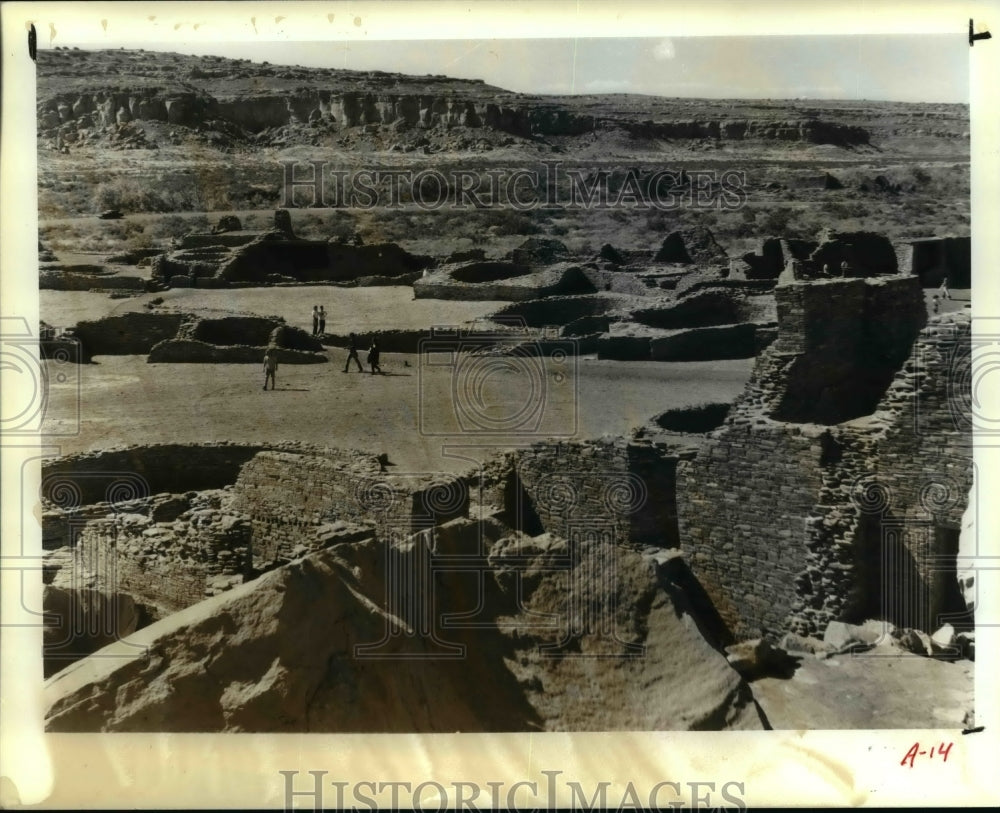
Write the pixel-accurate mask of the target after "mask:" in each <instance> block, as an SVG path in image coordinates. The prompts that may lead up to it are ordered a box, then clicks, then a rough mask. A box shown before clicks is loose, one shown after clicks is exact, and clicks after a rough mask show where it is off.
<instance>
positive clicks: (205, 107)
mask: <svg viewBox="0 0 1000 813" xmlns="http://www.w3.org/2000/svg"><path fill="white" fill-rule="evenodd" d="M171 57H173V59H171ZM87 62H91V63H93V66H94V67H93V68H92V70H93V71H94V73H95V74H100V73H101V72H103V73H106V74H107V75H119V76H120V75H131V76H134V79H133V80H132V81H122V80H121V79H119V80H118V81H117V82H115V83H113V84H108V85H105V86H103V87H102V86H97V85H96V83H95V82H94V81H93V76H92V75H89V74H88V73H87V65H86V63H87ZM138 63H142V70H141V74H137V73H136V72H135V69H136V67H137V65H138ZM98 65H100V68H98V67H97V66H98ZM68 77H73V79H74V80H75V81H67V78H68ZM248 80H250V81H248ZM261 84H264V85H265V86H266V87H267V89H268V90H267V92H261V91H260V86H261ZM762 107H763V106H757V107H754V108H742V109H735V108H734V106H733V105H720V109H719V110H718V111H714V112H715V114H716V115H713V116H710V117H709V118H698V119H691V118H688V117H687V115H685V111H683V110H680V111H677V110H676V108H677V106H676V105H665V106H659V107H655V108H654V109H650V108H645V109H643V111H642V113H639V112H638V111H637V110H636V109H635V108H634V107H633V106H632V105H630V104H629V103H628V100H627V98H626V99H625V100H619V99H617V98H615V97H599V96H595V97H583V98H582V100H581V98H579V97H542V96H526V95H523V94H514V93H510V92H508V91H504V90H502V89H500V88H496V87H491V86H489V85H485V84H484V83H482V82H481V81H474V80H473V81H468V80H456V79H449V78H448V77H444V76H434V77H417V76H401V75H398V74H384V73H381V72H378V71H374V72H370V73H361V72H355V71H337V70H324V69H312V70H309V69H303V68H289V69H285V70H284V71H281V70H278V69H276V68H273V67H270V66H261V65H252V64H248V63H246V62H244V61H240V60H219V59H218V58H214V57H206V58H201V59H199V58H196V57H181V56H180V55H160V56H159V59H157V57H156V56H155V55H152V54H145V53H143V52H127V51H96V52H86V53H84V52H80V51H74V52H72V54H70V52H66V51H46V52H44V59H40V60H39V101H38V108H37V109H38V124H39V137H40V138H41V139H43V140H51V141H52V142H53V144H54V145H55V146H58V147H60V148H62V147H64V146H65V145H66V144H79V143H86V142H88V141H92V140H95V139H105V140H109V141H110V142H111V143H112V146H118V147H120V148H132V149H135V148H139V149H142V148H152V147H155V146H156V141H155V139H154V140H148V136H147V134H146V132H145V130H144V129H143V126H142V125H143V123H162V124H163V125H166V126H167V127H174V128H188V129H191V130H200V131H203V132H207V133H210V134H212V141H213V143H216V142H217V143H218V145H223V146H224V145H226V144H231V143H232V142H234V141H244V142H250V141H258V139H259V137H263V138H264V142H265V143H266V142H267V141H268V140H269V135H270V136H271V139H270V140H273V138H274V134H275V133H276V132H277V131H280V130H281V129H283V128H286V127H328V128H329V127H332V128H335V129H338V130H342V129H350V128H373V130H377V129H380V128H381V129H385V130H386V132H387V133H400V132H404V131H406V130H429V129H434V128H445V129H452V128H461V129H466V128H468V129H481V130H486V131H490V130H492V131H496V132H500V133H505V134H509V135H511V136H513V137H517V138H524V139H537V138H559V137H574V136H581V135H585V134H589V133H594V132H597V131H601V130H624V131H625V133H626V134H627V135H628V136H630V137H632V138H641V139H658V140H663V139H670V140H673V139H690V140H705V139H712V140H734V141H744V140H751V139H757V140H767V141H784V142H804V143H811V144H835V145H839V146H851V145H861V144H866V143H868V141H869V137H870V136H869V133H868V131H867V130H866V129H865V128H863V127H861V126H858V125H854V124H846V123H840V122H835V121H829V120H824V119H822V118H819V117H818V115H817V114H816V113H815V112H814V111H798V110H789V109H787V108H786V109H778V110H775V111H769V110H765V109H762ZM650 113H652V114H653V115H654V116H655V118H654V119H653V120H650V119H649V118H648V116H649V115H650ZM702 113H704V111H702ZM789 116H791V118H789ZM174 136H176V133H175V134H174ZM172 137H173V136H172ZM258 143H259V142H258Z"/></svg>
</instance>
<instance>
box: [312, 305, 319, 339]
mask: <svg viewBox="0 0 1000 813" xmlns="http://www.w3.org/2000/svg"><path fill="white" fill-rule="evenodd" d="M317 333H319V305H313V336H315V335H316V334H317Z"/></svg>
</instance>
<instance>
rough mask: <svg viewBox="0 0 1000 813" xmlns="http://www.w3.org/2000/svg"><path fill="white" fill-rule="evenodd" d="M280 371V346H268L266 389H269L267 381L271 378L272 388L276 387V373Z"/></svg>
mask: <svg viewBox="0 0 1000 813" xmlns="http://www.w3.org/2000/svg"><path fill="white" fill-rule="evenodd" d="M277 372H278V348H276V347H274V346H273V345H272V346H271V347H268V348H267V350H265V351H264V389H265V390H266V389H267V381H268V379H270V380H271V389H272V390H273V389H274V387H275V381H274V379H275V375H276V374H277Z"/></svg>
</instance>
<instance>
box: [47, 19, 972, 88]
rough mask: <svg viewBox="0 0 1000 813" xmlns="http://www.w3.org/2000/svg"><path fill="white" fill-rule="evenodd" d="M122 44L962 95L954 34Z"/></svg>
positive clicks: (237, 54)
mask: <svg viewBox="0 0 1000 813" xmlns="http://www.w3.org/2000/svg"><path fill="white" fill-rule="evenodd" d="M62 44H63V45H67V44H70V45H71V44H72V43H62ZM122 45H123V46H124V47H126V48H131V47H144V48H146V49H147V50H150V49H152V50H169V51H179V52H182V53H187V54H214V55H218V56H225V57H231V58H241V59H251V60H252V61H254V62H263V61H268V62H271V63H272V64H275V65H301V66H303V67H334V68H350V69H354V70H382V71H388V72H399V73H408V74H416V75H424V74H428V73H431V74H446V75H448V76H454V77H458V78H463V79H482V80H484V81H485V82H486V83H487V84H490V85H496V86H498V87H502V88H505V89H507V90H512V91H516V92H520V93H559V94H565V93H643V94H650V95H656V96H668V97H708V98H755V99H759V98H775V99H777V98H811V99H868V100H880V101H909V102H957V103H963V104H964V103H968V101H969V47H968V42H967V39H966V38H965V36H964V35H961V34H941V35H928V34H922V35H851V36H845V35H835V36H822V35H814V36H753V37H672V38H662V37H657V38H629V39H611V38H608V39H570V38H567V39H493V40H417V41H414V40H407V41H398V40H397V41H384V40H383V41H367V42H366V41H357V40H354V41H341V42H294V43H288V42H260V41H257V42H236V41H234V42H214V43H198V44H193V43H192V44H189V45H187V46H185V45H183V44H180V43H171V44H169V45H167V44H157V43H127V44H126V43H122ZM81 47H93V45H88V46H81Z"/></svg>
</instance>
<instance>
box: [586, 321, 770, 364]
mask: <svg viewBox="0 0 1000 813" xmlns="http://www.w3.org/2000/svg"><path fill="white" fill-rule="evenodd" d="M769 327H770V326H767V325H757V324H752V323H745V324H739V325H720V326H717V327H702V328H691V329H690V330H663V329H658V328H651V327H646V326H644V325H638V324H634V323H630V322H623V323H617V324H615V323H613V324H611V325H610V331H609V332H608V333H605V334H602V335H601V336H599V337H598V339H597V357H598V358H599V359H615V360H618V361H706V360H711V359H740V358H753V357H754V356H755V355H757V353H759V352H760V351H761V349H762V348H763V347H766V346H767V345H768V344H769V343H770V342H771V341H773V338H774V336H773V330H770V329H769Z"/></svg>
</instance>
